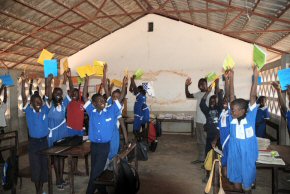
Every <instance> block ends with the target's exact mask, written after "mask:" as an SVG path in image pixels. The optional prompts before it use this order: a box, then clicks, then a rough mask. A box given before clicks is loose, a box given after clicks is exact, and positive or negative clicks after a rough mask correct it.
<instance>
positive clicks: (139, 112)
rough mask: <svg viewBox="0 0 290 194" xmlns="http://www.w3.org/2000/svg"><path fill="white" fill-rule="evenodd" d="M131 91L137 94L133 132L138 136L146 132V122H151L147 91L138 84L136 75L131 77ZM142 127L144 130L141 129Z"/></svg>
mask: <svg viewBox="0 0 290 194" xmlns="http://www.w3.org/2000/svg"><path fill="white" fill-rule="evenodd" d="M129 91H130V92H132V93H133V94H134V95H135V96H136V101H135V104H134V123H133V133H134V134H135V135H137V136H138V135H139V134H140V132H144V130H145V127H146V125H145V124H146V123H147V122H149V121H148V120H149V115H150V112H149V108H148V106H147V105H146V91H145V90H144V88H143V86H141V85H140V86H138V87H137V86H136V83H135V75H133V76H132V77H131V83H130V87H129ZM143 109H144V110H143ZM144 116H145V118H144ZM143 118H144V119H143ZM141 127H142V131H140V130H141Z"/></svg>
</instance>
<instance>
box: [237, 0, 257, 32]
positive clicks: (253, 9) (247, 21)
mask: <svg viewBox="0 0 290 194" xmlns="http://www.w3.org/2000/svg"><path fill="white" fill-rule="evenodd" d="M260 1H261V0H258V1H257V2H256V4H255V5H254V7H253V8H252V10H251V11H250V13H249V17H247V18H246V21H245V23H244V24H243V25H242V27H241V30H240V31H243V30H244V29H245V27H246V26H247V24H248V23H249V18H250V17H251V16H252V13H253V12H254V11H255V9H256V8H257V7H258V5H259V3H260Z"/></svg>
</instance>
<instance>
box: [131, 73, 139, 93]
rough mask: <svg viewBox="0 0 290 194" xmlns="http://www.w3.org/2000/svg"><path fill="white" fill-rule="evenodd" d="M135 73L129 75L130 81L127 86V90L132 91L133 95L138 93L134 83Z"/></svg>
mask: <svg viewBox="0 0 290 194" xmlns="http://www.w3.org/2000/svg"><path fill="white" fill-rule="evenodd" d="M135 77H136V76H135V75H133V76H132V77H131V83H130V87H129V91H130V92H132V93H133V94H134V95H136V94H137V93H138V88H137V86H136V83H135Z"/></svg>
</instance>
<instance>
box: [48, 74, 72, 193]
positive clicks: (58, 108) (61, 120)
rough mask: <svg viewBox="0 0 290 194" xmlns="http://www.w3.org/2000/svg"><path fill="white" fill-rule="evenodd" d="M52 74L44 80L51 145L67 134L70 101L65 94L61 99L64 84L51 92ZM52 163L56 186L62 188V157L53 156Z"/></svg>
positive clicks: (63, 182) (63, 183)
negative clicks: (67, 112)
mask: <svg viewBox="0 0 290 194" xmlns="http://www.w3.org/2000/svg"><path fill="white" fill-rule="evenodd" d="M52 78H53V76H52V75H50V76H49V77H48V78H47V79H46V80H45V81H46V83H45V84H46V91H47V94H48V96H47V97H48V99H47V103H48V104H49V105H50V110H49V113H48V129H49V135H48V145H49V147H52V146H53V143H54V142H57V141H58V140H61V139H63V138H65V137H67V136H68V131H67V124H66V118H65V116H66V108H67V106H68V104H69V102H70V101H71V99H70V97H69V96H68V95H66V97H65V99H63V97H62V96H63V92H65V93H66V86H65V87H64V91H63V90H62V89H61V88H57V87H55V88H54V89H53V92H52V93H51V80H52ZM53 165H54V170H55V175H56V186H57V188H58V189H59V190H63V189H64V186H65V185H66V184H67V183H66V182H65V181H64V179H63V169H64V158H63V157H54V159H53Z"/></svg>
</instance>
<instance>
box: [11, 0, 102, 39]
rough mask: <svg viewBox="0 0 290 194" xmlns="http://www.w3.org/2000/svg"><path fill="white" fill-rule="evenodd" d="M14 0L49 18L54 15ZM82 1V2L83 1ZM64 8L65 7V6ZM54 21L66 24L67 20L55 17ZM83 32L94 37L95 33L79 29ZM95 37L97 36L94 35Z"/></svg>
mask: <svg viewBox="0 0 290 194" xmlns="http://www.w3.org/2000/svg"><path fill="white" fill-rule="evenodd" d="M14 1H16V2H17V3H19V4H21V5H23V6H26V7H28V8H29V9H32V10H34V11H36V12H39V13H41V14H43V15H45V16H47V17H51V18H54V16H53V15H50V14H48V13H45V12H43V11H41V10H39V9H36V8H35V7H33V6H31V5H28V4H26V3H23V2H21V1H19V0H14ZM83 3H84V2H83ZM63 7H65V6H63ZM65 8H66V9H67V7H65ZM56 21H58V22H61V23H65V24H68V23H67V22H64V21H61V20H59V19H56ZM70 27H72V28H75V27H74V26H70ZM80 30H81V29H80ZM81 31H82V32H83V33H86V34H89V35H91V36H94V37H95V35H94V34H91V33H89V32H86V31H84V30H81ZM96 38H97V37H96Z"/></svg>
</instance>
